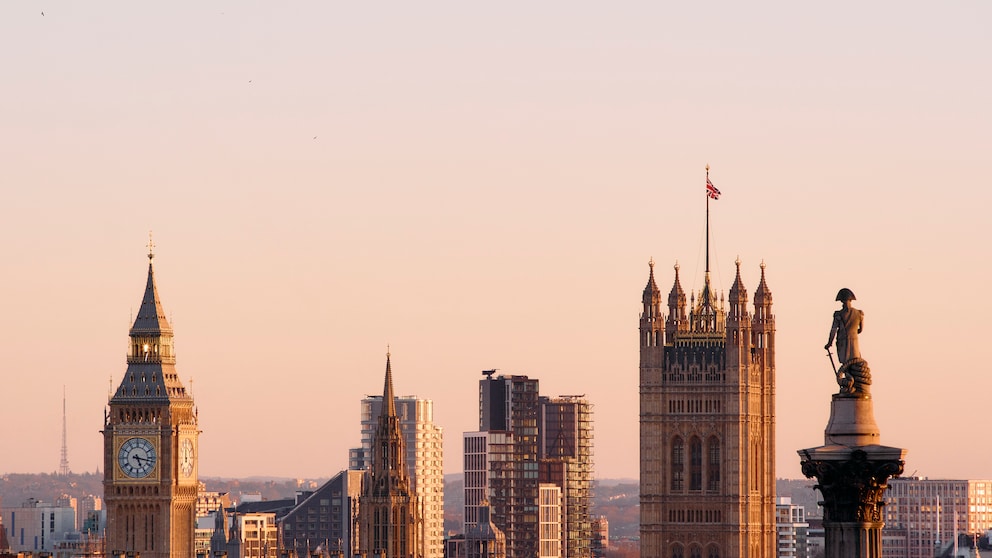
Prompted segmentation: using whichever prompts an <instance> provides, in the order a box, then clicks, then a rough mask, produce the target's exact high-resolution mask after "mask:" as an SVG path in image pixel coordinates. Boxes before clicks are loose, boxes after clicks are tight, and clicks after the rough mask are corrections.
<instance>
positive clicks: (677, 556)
mask: <svg viewBox="0 0 992 558" xmlns="http://www.w3.org/2000/svg"><path fill="white" fill-rule="evenodd" d="M672 558H685V553H684V552H683V551H682V545H680V544H673V545H672Z"/></svg>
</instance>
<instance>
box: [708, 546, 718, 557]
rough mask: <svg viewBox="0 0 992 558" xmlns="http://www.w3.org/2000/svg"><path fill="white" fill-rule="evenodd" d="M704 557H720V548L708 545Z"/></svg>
mask: <svg viewBox="0 0 992 558" xmlns="http://www.w3.org/2000/svg"><path fill="white" fill-rule="evenodd" d="M706 558H720V549H719V548H717V547H716V546H715V545H710V547H709V548H708V549H707V551H706Z"/></svg>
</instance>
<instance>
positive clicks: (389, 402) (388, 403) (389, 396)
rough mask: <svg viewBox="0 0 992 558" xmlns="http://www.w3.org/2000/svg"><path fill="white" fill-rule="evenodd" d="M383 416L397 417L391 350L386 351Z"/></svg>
mask: <svg viewBox="0 0 992 558" xmlns="http://www.w3.org/2000/svg"><path fill="white" fill-rule="evenodd" d="M382 404H383V408H382V414H383V415H384V416H387V417H395V416H396V401H395V399H394V398H393V367H392V364H390V354H389V350H388V349H387V350H386V381H385V385H384V386H383V387H382Z"/></svg>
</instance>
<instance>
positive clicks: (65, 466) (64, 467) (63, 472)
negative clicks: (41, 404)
mask: <svg viewBox="0 0 992 558" xmlns="http://www.w3.org/2000/svg"><path fill="white" fill-rule="evenodd" d="M65 424H66V420H65V385H64V384H63V385H62V461H60V462H59V475H60V476H63V477H67V476H69V444H68V441H67V440H66V428H65Z"/></svg>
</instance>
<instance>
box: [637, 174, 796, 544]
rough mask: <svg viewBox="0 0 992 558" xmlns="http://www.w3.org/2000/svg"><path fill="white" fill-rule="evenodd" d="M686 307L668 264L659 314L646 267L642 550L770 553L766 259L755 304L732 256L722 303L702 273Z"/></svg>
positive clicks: (771, 364)
mask: <svg viewBox="0 0 992 558" xmlns="http://www.w3.org/2000/svg"><path fill="white" fill-rule="evenodd" d="M707 188H708V193H709V196H708V198H707V249H706V275H705V277H704V281H703V287H702V290H701V291H699V296H698V298H697V297H696V296H695V295H693V296H692V297H691V298H690V303H689V305H688V306H687V305H686V294H685V291H684V290H682V285H681V283H680V280H679V266H678V265H677V264H676V265H675V281H674V284H673V285H672V289H671V291H670V292H669V294H668V308H667V310H668V313H667V315H665V314H663V313H662V302H661V300H662V299H661V291H660V290H659V289H658V286H657V284H656V283H655V277H654V262H653V261H652V262H651V263H650V264H649V265H650V271H649V274H648V282H647V286H646V287H645V288H644V293H643V298H642V302H643V306H642V309H641V317H640V450H641V460H640V498H641V530H640V534H641V556H642V557H644V558H774V557H775V555H776V540H775V539H776V531H775V460H774V455H775V316H774V315H773V314H772V293H771V290H770V289H769V288H768V284H767V283H766V282H765V265H764V263H762V264H761V279H760V280H759V282H758V288H757V290H756V291H755V293H754V310H753V312H752V311H751V310H750V309H749V308H748V294H747V290H746V288H745V287H744V282H743V280H742V279H741V263H740V260H738V261H737V274H736V277H735V279H734V283H733V285H732V286H731V288H730V291H729V293H728V297H727V300H726V301H724V300H723V298H722V297H721V298H720V299H719V300H718V299H717V295H716V293H715V292H714V290H713V287H712V285H711V284H710V273H709V242H708V239H709V205H708V204H709V198H714V199H716V197H717V196H718V195H719V191H718V190H716V189H715V188H712V185H711V184H710V183H709V179H708V178H707Z"/></svg>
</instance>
